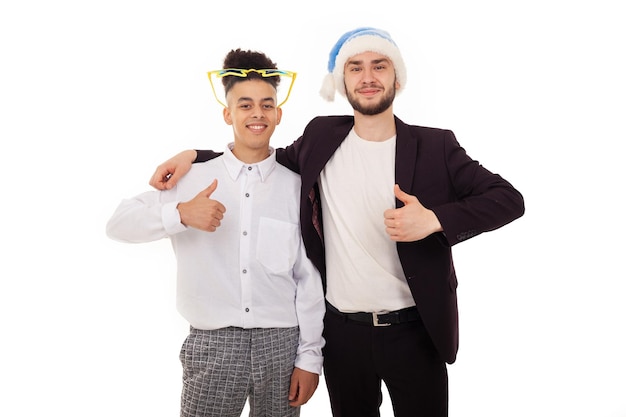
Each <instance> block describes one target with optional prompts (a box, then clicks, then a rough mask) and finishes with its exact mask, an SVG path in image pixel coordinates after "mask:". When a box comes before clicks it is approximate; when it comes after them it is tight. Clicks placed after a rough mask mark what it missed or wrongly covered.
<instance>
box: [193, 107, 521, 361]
mask: <svg viewBox="0 0 626 417" xmlns="http://www.w3.org/2000/svg"><path fill="white" fill-rule="evenodd" d="M395 121H396V134H397V139H396V165H395V166H396V168H395V170H396V173H395V177H396V182H397V183H398V184H399V186H400V188H401V189H402V190H403V191H404V192H406V193H408V194H411V195H414V196H416V197H417V198H418V199H419V201H420V202H421V203H422V204H423V205H424V206H425V207H427V208H429V209H431V210H433V211H434V212H435V214H436V215H437V218H438V219H439V221H440V223H441V225H442V227H443V230H444V232H443V233H436V234H433V235H431V236H429V237H427V238H425V239H423V240H420V241H416V242H408V243H398V244H397V248H398V255H399V257H400V262H401V264H402V268H403V270H404V275H405V277H406V280H407V282H408V284H409V287H410V289H411V293H412V295H413V298H414V299H415V304H416V305H417V308H418V310H419V313H420V315H421V317H422V319H423V321H424V325H425V326H426V329H427V330H428V332H429V334H430V336H431V338H432V340H433V343H434V345H435V347H436V348H437V350H438V352H439V354H440V356H441V358H442V360H444V361H446V362H448V363H453V362H454V361H455V359H456V353H457V350H458V340H459V338H458V334H459V332H458V310H457V298H456V287H457V279H456V274H455V271H454V264H453V262H452V253H451V247H452V246H453V245H455V244H456V243H459V242H461V241H463V240H466V239H469V238H471V237H474V236H477V235H478V234H480V233H482V232H486V231H489V230H494V229H497V228H499V227H501V226H503V225H505V224H507V223H509V222H511V221H513V220H515V219H516V218H518V217H520V216H522V214H523V213H524V200H523V198H522V195H521V194H520V193H519V192H518V191H517V190H516V189H515V188H513V186H512V185H511V184H510V183H509V182H507V181H505V180H504V179H503V178H502V177H500V176H499V175H497V174H494V173H491V172H490V171H488V170H487V169H485V168H484V167H482V166H481V165H480V164H479V163H478V162H477V161H474V160H472V159H471V158H470V157H469V156H468V155H467V154H466V153H465V150H464V149H463V148H461V146H460V145H459V143H458V142H457V141H456V138H455V137H454V134H453V133H452V132H451V131H449V130H443V129H435V128H427V127H419V126H410V125H407V124H405V123H403V122H402V121H401V120H400V119H398V118H396V119H395ZM353 125H354V118H353V117H352V116H325V117H317V118H315V119H313V120H312V121H311V122H310V123H309V124H308V125H307V127H306V128H305V130H304V133H303V134H302V136H301V137H300V138H299V139H298V140H297V141H296V142H294V143H293V144H292V145H290V146H288V147H287V148H286V149H277V160H278V162H279V163H281V164H282V165H285V166H286V167H288V168H290V169H291V170H293V171H295V172H297V173H299V174H300V176H301V178H302V189H301V194H300V204H301V207H300V221H301V227H302V237H303V239H304V243H305V246H306V249H307V254H308V256H309V258H310V259H311V261H312V262H313V263H314V265H315V266H316V267H317V268H318V269H319V271H320V273H321V275H322V279H323V282H324V286H326V267H325V265H326V264H325V256H324V241H323V236H322V233H321V224H322V221H323V213H322V212H321V204H320V195H319V188H318V178H319V175H320V172H321V171H322V169H324V166H325V165H326V163H327V162H328V160H329V159H330V158H331V156H332V155H333V153H334V152H335V150H336V149H337V148H338V147H339V145H340V144H341V142H342V141H343V140H344V139H345V138H346V136H347V134H348V132H349V131H350V129H351V128H352V127H353ZM208 155H209V154H208V153H205V154H203V151H200V152H199V154H198V159H197V161H199V160H206V159H209V158H207V157H208ZM396 205H397V206H398V207H401V206H402V205H403V204H402V203H401V202H400V201H396ZM314 213H315V214H314ZM381 219H382V214H381ZM316 225H320V227H316ZM381 227H383V225H382V220H381Z"/></svg>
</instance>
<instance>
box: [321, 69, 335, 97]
mask: <svg viewBox="0 0 626 417" xmlns="http://www.w3.org/2000/svg"><path fill="white" fill-rule="evenodd" d="M320 95H321V96H322V97H323V98H324V99H325V100H326V101H333V100H334V99H335V79H334V77H333V74H332V73H330V72H329V73H328V74H326V77H324V81H323V83H322V88H321V89H320Z"/></svg>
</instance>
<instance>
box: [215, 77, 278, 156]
mask: <svg viewBox="0 0 626 417" xmlns="http://www.w3.org/2000/svg"><path fill="white" fill-rule="evenodd" d="M226 101H227V104H228V107H227V108H225V109H224V121H226V123H227V124H229V125H231V126H232V127H233V133H234V136H235V147H234V148H233V153H234V154H235V156H236V157H237V158H238V159H239V160H240V161H243V162H246V163H254V162H259V161H262V160H263V159H265V158H267V156H268V149H269V143H270V138H271V137H272V134H273V133H274V129H276V126H277V125H278V124H279V123H280V118H281V116H282V110H281V109H280V108H279V107H277V106H276V104H277V103H276V89H275V88H274V87H273V86H272V85H271V84H270V83H268V82H266V81H263V80H261V79H245V80H243V81H240V82H237V83H235V84H234V85H233V87H232V88H231V89H230V91H229V92H228V94H227V95H226Z"/></svg>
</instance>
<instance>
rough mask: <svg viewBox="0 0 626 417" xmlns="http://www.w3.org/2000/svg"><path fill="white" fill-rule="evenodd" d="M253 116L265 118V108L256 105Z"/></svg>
mask: <svg viewBox="0 0 626 417" xmlns="http://www.w3.org/2000/svg"><path fill="white" fill-rule="evenodd" d="M252 117H254V118H256V119H263V118H265V113H264V112H263V109H262V108H261V106H255V107H254V108H253V109H252Z"/></svg>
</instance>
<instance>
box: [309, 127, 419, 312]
mask: <svg viewBox="0 0 626 417" xmlns="http://www.w3.org/2000/svg"><path fill="white" fill-rule="evenodd" d="M395 149H396V137H395V136H393V137H391V138H389V139H388V140H386V141H383V142H372V141H367V140H364V139H361V138H360V137H358V136H357V134H356V133H355V132H354V129H353V130H352V131H350V133H349V134H348V137H347V138H346V140H344V141H343V143H342V144H341V146H340V147H339V149H337V151H336V152H335V153H334V155H333V157H332V158H331V159H330V160H329V161H328V163H327V164H326V166H325V168H324V170H323V171H322V172H321V174H320V191H321V197H322V198H321V200H322V210H323V213H324V241H325V245H326V273H327V293H326V299H327V300H328V301H329V302H330V303H331V304H332V305H333V306H335V307H336V308H338V309H339V310H341V311H343V312H356V311H367V312H382V311H393V310H398V309H401V308H405V307H410V306H413V305H415V301H414V300H413V297H412V296H411V292H410V290H409V286H408V284H407V282H406V279H405V278H404V273H403V271H402V266H401V264H400V259H399V257H398V252H397V249H396V243H395V242H394V241H392V240H391V239H390V238H389V236H388V235H387V233H386V232H385V223H384V214H383V213H384V211H385V210H387V209H390V208H395V196H394V193H393V187H394V184H395Z"/></svg>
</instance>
